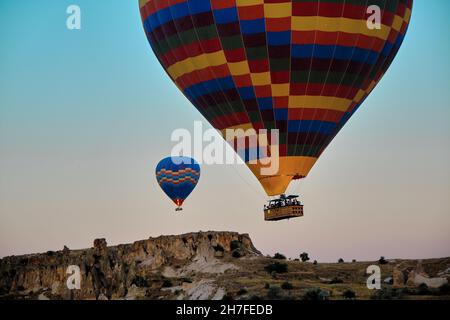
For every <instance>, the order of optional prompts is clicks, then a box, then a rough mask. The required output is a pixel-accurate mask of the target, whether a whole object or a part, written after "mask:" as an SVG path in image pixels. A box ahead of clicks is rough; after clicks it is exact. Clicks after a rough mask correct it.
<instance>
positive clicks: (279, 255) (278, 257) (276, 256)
mask: <svg viewBox="0 0 450 320" xmlns="http://www.w3.org/2000/svg"><path fill="white" fill-rule="evenodd" d="M273 258H274V259H277V260H286V256H285V255H283V254H281V253H279V252H277V253H275V254H274V256H273Z"/></svg>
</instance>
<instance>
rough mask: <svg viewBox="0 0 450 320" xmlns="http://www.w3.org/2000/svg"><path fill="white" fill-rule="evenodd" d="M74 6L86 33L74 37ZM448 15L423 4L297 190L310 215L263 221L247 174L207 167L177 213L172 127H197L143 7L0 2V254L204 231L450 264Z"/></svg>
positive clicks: (315, 249) (265, 243)
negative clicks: (157, 171)
mask: <svg viewBox="0 0 450 320" xmlns="http://www.w3.org/2000/svg"><path fill="white" fill-rule="evenodd" d="M69 4H78V5H79V6H80V7H81V12H82V30H79V31H69V30H68V29H67V28H66V25H65V22H66V17H67V14H66V8H67V6H68V5H69ZM449 12H450V2H449V1H447V0H433V1H426V0H416V1H415V3H414V9H413V16H412V22H411V26H410V30H409V32H408V34H407V36H406V39H405V42H404V45H403V47H402V48H401V50H400V52H399V55H398V57H397V59H396V60H395V61H394V63H393V65H392V67H391V69H390V70H389V71H388V73H387V75H386V76H385V78H384V79H383V80H382V81H381V83H380V84H379V86H378V87H377V88H376V89H375V91H374V92H373V94H372V95H371V96H370V97H369V99H367V100H366V102H365V105H364V106H363V107H362V108H361V109H360V110H359V111H358V112H357V113H356V115H355V116H354V117H353V118H352V119H351V120H350V121H349V123H348V124H347V126H346V127H345V128H344V129H343V130H342V131H341V133H340V134H339V135H338V136H337V138H336V139H335V140H334V141H333V143H332V144H331V145H330V147H329V148H328V149H327V151H326V152H325V153H324V154H323V156H322V157H321V159H320V160H319V161H318V162H317V164H316V166H315V168H314V169H313V170H312V171H311V174H310V176H309V177H308V178H307V180H305V181H304V182H302V183H301V186H300V187H299V186H297V187H296V188H292V189H291V190H292V191H294V192H300V193H301V194H302V195H303V200H304V203H305V217H303V218H301V219H295V220H291V221H284V222H279V223H267V222H264V221H263V217H262V210H261V207H262V205H263V203H264V199H265V196H264V193H263V191H262V189H261V188H260V186H259V185H258V183H257V181H256V180H255V179H254V178H253V177H252V175H251V174H250V173H249V171H248V170H247V169H246V168H245V167H239V166H235V167H231V166H203V167H202V170H203V172H202V177H201V179H200V183H199V185H198V187H197V189H196V190H195V191H194V192H193V194H192V195H191V197H190V198H189V199H188V200H187V202H186V205H185V210H184V211H183V212H182V214H175V213H174V211H173V205H172V204H171V202H170V201H169V200H168V199H167V198H166V197H165V195H164V194H163V193H162V192H161V191H160V190H159V187H158V185H157V183H156V180H155V178H154V176H153V175H154V167H155V166H156V164H157V162H158V161H159V160H160V159H161V158H163V157H165V156H166V155H167V154H168V153H169V152H170V150H171V148H172V146H173V143H171V142H170V134H171V132H172V131H173V129H175V128H187V129H192V128H193V121H194V120H202V117H201V116H200V114H199V113H198V112H197V111H196V110H195V108H194V107H192V106H191V105H190V103H189V102H188V101H187V100H186V99H185V98H184V97H183V95H182V94H181V93H180V92H179V91H178V89H177V88H176V87H175V86H174V85H173V84H172V83H171V81H170V80H169V79H168V77H167V76H166V74H165V73H164V71H163V69H162V68H161V67H160V66H159V64H158V62H157V61H156V59H155V57H154V56H153V53H152V52H151V50H150V47H149V45H148V43H147V41H146V38H145V35H144V33H143V30H142V27H141V22H140V17H139V10H138V4H137V1H130V0H108V1H106V0H97V1H92V0H71V1H65V0H58V1H54V0H21V1H15V0H0V75H1V76H0V256H4V255H9V254H19V253H28V252H36V251H46V250H49V249H52V250H56V249H60V248H62V247H63V245H64V244H66V245H68V246H69V247H70V248H81V247H87V246H90V245H91V242H92V240H93V239H94V238H95V237H106V238H107V240H108V242H109V243H110V244H117V243H124V242H131V241H134V240H138V239H142V238H147V237H149V236H157V235H160V234H176V233H181V232H190V231H197V230H235V231H239V232H246V233H249V234H250V235H251V236H252V238H253V240H254V242H255V245H256V246H257V247H258V248H259V249H261V250H262V251H263V252H264V253H274V252H275V251H280V252H283V253H285V254H287V255H289V256H292V257H295V256H297V255H298V253H300V252H301V251H307V252H309V253H310V256H311V257H312V258H313V259H318V260H322V261H324V260H325V261H335V260H337V259H338V258H339V257H343V258H344V259H352V258H356V259H374V258H377V257H379V256H380V255H384V256H386V257H410V258H414V257H437V256H450V249H449V248H450V209H449V208H450V198H449V195H450V169H449V166H448V164H449V163H450V102H449V101H450V61H449V57H450V43H449V30H450V22H449V19H448V16H447V15H448V13H449ZM204 125H205V127H206V126H209V125H207V123H206V122H204Z"/></svg>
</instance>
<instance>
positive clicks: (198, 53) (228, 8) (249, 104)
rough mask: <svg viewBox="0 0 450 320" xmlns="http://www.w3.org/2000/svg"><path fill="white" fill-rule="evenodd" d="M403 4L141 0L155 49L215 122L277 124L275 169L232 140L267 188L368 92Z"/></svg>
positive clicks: (316, 149) (318, 145) (315, 148)
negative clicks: (271, 171)
mask: <svg viewBox="0 0 450 320" xmlns="http://www.w3.org/2000/svg"><path fill="white" fill-rule="evenodd" d="M411 10H412V0H291V1H284V0H140V11H141V17H142V21H143V25H144V29H145V32H146V35H147V38H148V40H149V42H150V45H151V47H152V49H153V51H154V53H155V55H156V57H157V58H158V60H159V62H160V63H161V65H162V66H163V67H164V69H165V70H166V72H167V74H168V75H169V76H170V78H171V79H172V80H173V81H174V82H175V84H176V85H177V86H178V88H179V89H180V90H181V91H182V92H183V93H184V95H185V96H186V97H187V98H188V99H189V100H190V101H191V103H192V104H193V105H194V106H195V107H196V108H197V109H198V110H199V111H200V112H201V114H202V115H203V116H204V117H205V118H206V119H207V120H208V121H209V122H210V123H211V124H212V125H213V126H214V127H215V128H216V129H218V130H220V131H221V132H225V130H226V129H243V130H247V129H254V130H255V131H256V134H259V133H258V132H260V129H278V130H279V143H278V146H279V170H278V171H277V173H276V174H273V175H263V174H262V173H261V168H262V167H263V166H264V165H263V164H262V163H261V162H257V163H255V161H254V160H255V159H254V158H252V155H253V157H255V156H254V155H255V153H254V152H250V151H251V150H249V149H250V147H246V148H247V149H245V150H244V152H241V151H242V150H238V147H237V146H236V145H235V150H236V151H237V152H238V153H239V154H241V155H243V158H244V161H245V162H246V163H247V165H248V166H249V168H250V169H251V170H252V171H253V173H254V174H255V176H256V177H257V178H258V179H259V181H260V183H261V185H262V186H263V188H264V189H265V191H266V193H267V194H268V195H277V194H281V193H283V192H284V191H285V190H286V188H287V186H288V185H289V183H290V181H291V180H292V179H299V178H304V177H305V176H306V175H307V174H308V172H309V171H310V169H311V168H312V167H313V165H314V164H315V162H316V160H317V159H318V157H319V156H320V155H321V154H322V152H323V151H324V149H325V148H326V147H327V146H328V144H329V143H330V142H331V140H332V139H333V138H334V137H335V136H336V134H337V133H338V132H339V131H340V129H341V128H342V127H343V126H344V125H345V123H346V122H347V121H348V120H349V118H350V117H351V116H352V115H353V114H354V112H355V111H356V110H357V109H358V108H359V106H360V105H361V104H362V103H363V101H364V100H365V99H366V97H367V96H368V95H369V94H370V93H371V91H372V90H373V89H374V87H375V86H376V84H377V83H378V82H379V81H380V79H381V78H382V76H383V75H384V73H385V72H386V70H387V69H388V67H389V66H390V64H391V62H392V61H393V59H394V57H395V56H396V54H397V52H398V50H399V48H400V46H401V44H402V42H403V39H404V37H405V33H406V31H407V28H408V24H409V21H410V17H411ZM377 14H378V15H377ZM377 17H378V18H379V19H377ZM377 23H378V25H377ZM272 143H275V142H271V141H269V142H268V143H267V145H266V147H265V148H269V146H270V144H272ZM263 147H264V146H263ZM269 152H270V151H269ZM268 154H269V153H268V152H257V153H256V158H259V159H260V160H261V158H262V157H266V156H267V155H268Z"/></svg>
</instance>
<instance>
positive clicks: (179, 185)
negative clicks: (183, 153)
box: [156, 157, 200, 211]
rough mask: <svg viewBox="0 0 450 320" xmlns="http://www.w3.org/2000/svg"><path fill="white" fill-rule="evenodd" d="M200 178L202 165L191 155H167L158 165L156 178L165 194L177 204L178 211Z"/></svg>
mask: <svg viewBox="0 0 450 320" xmlns="http://www.w3.org/2000/svg"><path fill="white" fill-rule="evenodd" d="M199 178H200V166H199V164H198V163H197V161H195V160H194V159H192V158H189V157H167V158H164V159H162V160H161V161H160V162H159V163H158V165H157V166H156V180H157V181H158V183H159V186H160V187H161V189H162V190H163V191H164V193H165V194H167V195H168V196H169V198H170V199H172V201H173V202H174V203H175V204H176V205H177V208H176V209H175V210H176V211H180V210H182V208H181V205H182V204H183V202H184V200H186V198H187V197H188V196H189V194H190V193H191V192H192V190H194V188H195V186H196V185H197V182H198V179H199Z"/></svg>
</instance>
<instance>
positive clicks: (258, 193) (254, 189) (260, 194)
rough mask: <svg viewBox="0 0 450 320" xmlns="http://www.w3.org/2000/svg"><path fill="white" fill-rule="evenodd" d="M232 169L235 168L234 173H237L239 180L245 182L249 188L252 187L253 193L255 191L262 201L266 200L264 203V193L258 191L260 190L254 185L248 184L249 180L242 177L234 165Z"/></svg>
mask: <svg viewBox="0 0 450 320" xmlns="http://www.w3.org/2000/svg"><path fill="white" fill-rule="evenodd" d="M231 167H232V168H233V170H234V171H236V173H237V174H238V176H239V178H240V179H241V180H242V181H244V182H245V184H246V185H248V186H249V187H250V189H251V190H252V191H254V192H255V193H256V194H257V195H258V197H261V199H264V201H265V200H266V197H265V196H264V195H263V193H262V192H261V190H259V191H258V190H257V189H256V188H255V186H254V185H252V184H251V183H250V182H248V181H247V179H245V177H244V176H242V175H241V174H240V173H239V171H238V170H237V168H236V167H235V166H234V165H232V166H231Z"/></svg>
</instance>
